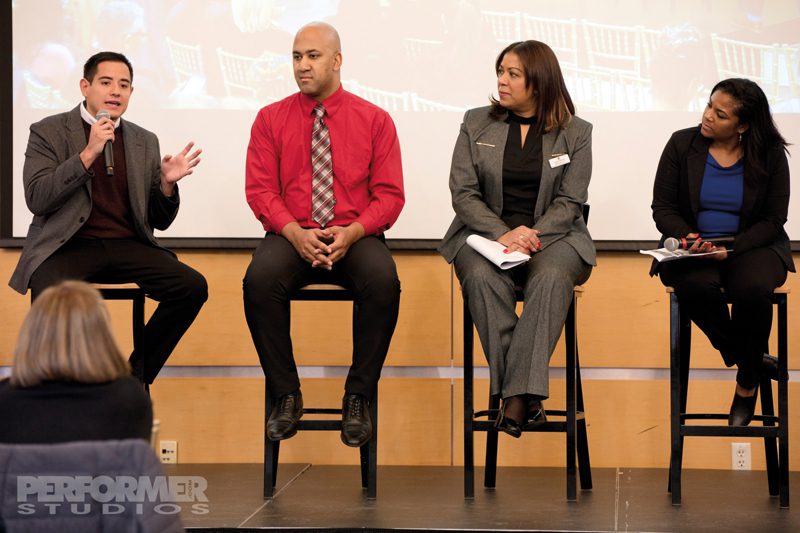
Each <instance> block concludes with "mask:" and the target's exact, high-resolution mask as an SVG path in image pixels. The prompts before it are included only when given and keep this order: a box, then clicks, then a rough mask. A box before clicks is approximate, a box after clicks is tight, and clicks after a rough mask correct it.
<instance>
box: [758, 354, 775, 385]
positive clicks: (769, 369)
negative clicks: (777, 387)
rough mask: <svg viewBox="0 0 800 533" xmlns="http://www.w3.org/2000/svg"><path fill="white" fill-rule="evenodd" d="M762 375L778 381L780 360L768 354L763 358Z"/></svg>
mask: <svg viewBox="0 0 800 533" xmlns="http://www.w3.org/2000/svg"><path fill="white" fill-rule="evenodd" d="M761 374H762V375H764V376H767V377H768V378H769V379H771V380H773V381H778V358H777V357H773V356H771V355H770V354H768V353H765V354H764V355H763V356H761Z"/></svg>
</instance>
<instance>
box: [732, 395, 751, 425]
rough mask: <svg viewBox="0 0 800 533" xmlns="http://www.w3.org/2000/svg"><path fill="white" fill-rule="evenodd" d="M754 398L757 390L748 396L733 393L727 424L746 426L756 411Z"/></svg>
mask: <svg viewBox="0 0 800 533" xmlns="http://www.w3.org/2000/svg"><path fill="white" fill-rule="evenodd" d="M756 398H758V391H756V392H755V393H754V394H753V395H752V396H750V397H749V398H746V397H744V396H739V395H738V394H736V393H734V394H733V403H731V414H730V415H728V425H729V426H746V425H748V424H750V422H751V421H752V420H753V415H754V414H755V412H756Z"/></svg>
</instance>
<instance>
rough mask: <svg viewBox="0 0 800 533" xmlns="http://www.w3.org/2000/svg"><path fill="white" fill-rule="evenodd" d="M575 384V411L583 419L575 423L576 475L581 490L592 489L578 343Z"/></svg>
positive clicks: (576, 346) (576, 345)
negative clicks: (576, 446) (580, 414)
mask: <svg viewBox="0 0 800 533" xmlns="http://www.w3.org/2000/svg"><path fill="white" fill-rule="evenodd" d="M575 384H576V387H577V393H578V397H577V399H576V402H577V409H578V411H579V412H580V413H582V414H583V418H581V419H580V420H578V421H577V426H578V427H577V430H576V436H577V440H578V443H577V444H578V474H579V476H580V480H581V490H591V488H592V465H591V463H590V462H589V436H588V435H587V433H586V411H585V410H584V407H583V387H582V385H581V364H580V360H579V358H578V343H577V342H576V343H575Z"/></svg>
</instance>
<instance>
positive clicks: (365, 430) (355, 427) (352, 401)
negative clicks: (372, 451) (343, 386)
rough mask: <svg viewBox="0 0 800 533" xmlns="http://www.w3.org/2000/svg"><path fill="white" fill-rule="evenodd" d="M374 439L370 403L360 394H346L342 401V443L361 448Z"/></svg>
mask: <svg viewBox="0 0 800 533" xmlns="http://www.w3.org/2000/svg"><path fill="white" fill-rule="evenodd" d="M371 438H372V418H371V417H370V416H369V402H368V401H367V399H366V398H365V397H364V396H362V395H360V394H346V395H345V397H344V399H342V442H344V443H345V444H346V445H347V446H351V447H353V448H360V447H361V446H363V445H365V444H366V443H367V442H369V439H371Z"/></svg>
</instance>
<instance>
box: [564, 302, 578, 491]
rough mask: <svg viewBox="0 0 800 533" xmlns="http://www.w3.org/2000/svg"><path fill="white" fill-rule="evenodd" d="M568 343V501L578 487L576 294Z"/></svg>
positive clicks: (568, 325)
mask: <svg viewBox="0 0 800 533" xmlns="http://www.w3.org/2000/svg"><path fill="white" fill-rule="evenodd" d="M564 337H565V339H564V340H565V342H566V352H567V353H566V359H567V361H566V363H567V365H566V366H567V369H566V371H567V431H566V439H567V501H568V502H574V501H575V500H577V498H578V495H577V487H576V480H575V474H576V471H575V455H576V454H575V429H576V427H575V396H576V394H575V345H576V342H577V339H576V338H575V294H574V293H573V295H572V303H571V304H570V306H569V311H567V321H566V327H565V328H564Z"/></svg>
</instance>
